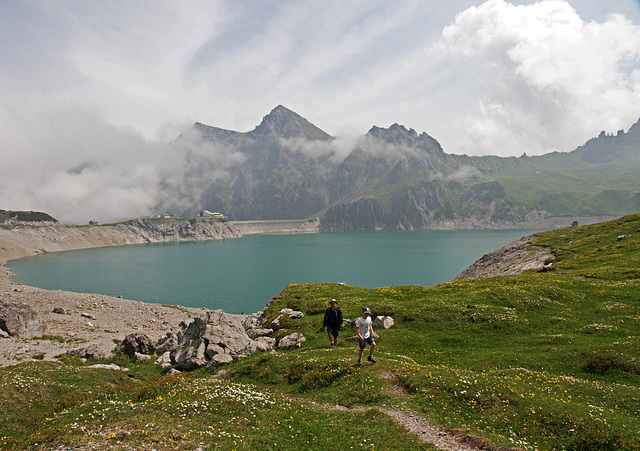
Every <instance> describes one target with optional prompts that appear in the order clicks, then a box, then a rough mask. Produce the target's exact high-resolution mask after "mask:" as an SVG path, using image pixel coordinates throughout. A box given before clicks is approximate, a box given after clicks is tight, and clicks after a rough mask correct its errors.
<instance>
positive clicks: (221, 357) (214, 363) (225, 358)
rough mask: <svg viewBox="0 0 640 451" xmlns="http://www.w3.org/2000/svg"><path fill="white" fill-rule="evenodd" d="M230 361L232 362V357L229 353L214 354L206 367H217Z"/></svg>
mask: <svg viewBox="0 0 640 451" xmlns="http://www.w3.org/2000/svg"><path fill="white" fill-rule="evenodd" d="M231 362H233V357H231V356H230V355H229V354H216V355H215V356H213V358H212V359H211V360H210V361H209V362H208V363H207V368H208V369H212V368H217V367H218V366H220V365H223V364H225V363H231Z"/></svg>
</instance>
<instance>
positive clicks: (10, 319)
mask: <svg viewBox="0 0 640 451" xmlns="http://www.w3.org/2000/svg"><path fill="white" fill-rule="evenodd" d="M0 329H1V330H4V331H5V332H7V333H8V334H9V335H16V336H18V337H21V338H34V337H42V336H43V335H44V332H45V331H46V329H47V326H46V324H45V322H44V320H43V319H42V318H41V317H40V315H38V312H36V311H35V310H34V309H33V308H32V307H31V306H30V305H27V304H17V303H13V302H5V303H2V304H0Z"/></svg>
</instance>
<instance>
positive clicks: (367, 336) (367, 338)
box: [356, 307, 376, 366]
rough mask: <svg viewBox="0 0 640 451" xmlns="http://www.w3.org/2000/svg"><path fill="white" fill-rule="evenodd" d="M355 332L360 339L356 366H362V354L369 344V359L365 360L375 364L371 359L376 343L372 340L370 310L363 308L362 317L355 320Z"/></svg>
mask: <svg viewBox="0 0 640 451" xmlns="http://www.w3.org/2000/svg"><path fill="white" fill-rule="evenodd" d="M356 331H357V332H358V338H359V339H360V349H359V353H358V366H362V352H363V351H364V348H365V346H366V345H367V343H369V357H367V360H368V361H369V362H371V363H376V361H375V359H374V358H373V350H374V349H375V348H376V341H375V339H374V338H373V325H372V324H371V309H369V307H365V308H363V309H362V316H361V317H360V318H358V319H357V320H356Z"/></svg>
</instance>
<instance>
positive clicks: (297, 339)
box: [278, 332, 307, 349]
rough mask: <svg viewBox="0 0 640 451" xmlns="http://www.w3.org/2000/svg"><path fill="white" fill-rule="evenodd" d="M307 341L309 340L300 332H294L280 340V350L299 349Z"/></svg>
mask: <svg viewBox="0 0 640 451" xmlns="http://www.w3.org/2000/svg"><path fill="white" fill-rule="evenodd" d="M303 341H307V338H306V337H305V336H304V335H302V334H301V333H300V332H293V333H291V334H289V335H286V336H284V337H282V338H281V339H280V342H279V343H278V347H279V348H294V349H296V348H299V347H300V346H302V342H303Z"/></svg>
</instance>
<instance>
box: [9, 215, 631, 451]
mask: <svg viewBox="0 0 640 451" xmlns="http://www.w3.org/2000/svg"><path fill="white" fill-rule="evenodd" d="M536 244H537V245H539V246H548V247H551V248H552V249H554V250H555V252H556V255H557V260H556V261H554V263H553V266H554V267H555V268H556V269H555V270H554V271H551V272H545V273H539V272H535V271H532V272H528V273H525V274H522V275H519V276H510V277H496V278H488V279H478V280H461V281H454V282H449V283H446V284H442V285H438V286H435V287H417V286H402V287H387V288H379V289H362V288H356V287H349V286H340V285H335V284H298V285H291V286H289V287H287V288H286V289H285V290H284V291H283V292H282V293H281V294H280V295H279V296H277V297H276V298H274V300H273V301H272V303H271V304H270V305H269V307H268V309H267V314H268V315H269V316H270V317H275V316H276V314H277V312H278V311H279V310H280V309H281V308H283V307H290V308H294V309H299V310H302V311H303V312H304V313H305V316H304V318H302V319H299V320H291V321H289V322H288V323H287V324H286V327H287V328H288V329H289V330H300V331H302V332H303V333H304V334H305V336H306V337H307V341H306V342H305V343H304V344H303V346H302V348H301V349H298V350H291V351H280V352H278V353H277V354H273V355H272V354H261V353H257V354H255V355H253V356H251V357H248V358H246V359H244V360H241V361H239V362H236V363H234V364H231V365H228V366H226V367H224V368H223V370H222V371H220V372H219V373H217V374H216V375H215V376H212V375H211V374H210V373H206V372H204V371H197V372H194V373H189V374H184V375H180V376H162V375H161V373H160V370H159V369H157V368H156V367H155V366H154V365H153V364H140V363H136V364H134V363H131V362H129V361H126V360H124V359H122V358H119V359H115V361H116V363H118V364H120V365H122V366H126V367H128V368H129V370H128V371H122V372H114V371H110V370H96V369H88V368H86V365H85V364H82V363H80V362H79V361H74V360H69V359H65V360H64V364H62V365H56V364H51V363H46V362H29V363H24V364H22V365H18V366H14V367H8V368H2V369H0V387H1V388H2V389H1V390H0V403H1V404H2V406H3V409H1V410H0V447H4V448H5V449H32V448H38V447H43V448H45V449H46V448H56V447H58V446H61V445H68V446H75V447H82V446H85V447H87V449H89V448H91V449H97V448H100V449H143V445H144V446H145V447H147V448H154V449H194V448H196V447H198V446H199V447H201V448H202V449H234V448H236V449H241V448H248V449H292V450H293V449H296V450H297V449H326V448H327V447H329V448H331V447H335V448H338V449H350V448H351V447H353V448H367V449H415V448H416V447H420V446H422V447H423V448H424V449H430V448H429V447H428V446H427V445H424V444H422V442H420V441H419V440H418V439H417V438H416V437H414V436H412V435H410V434H409V433H408V432H406V431H405V430H404V429H403V428H402V427H401V426H399V425H397V424H395V423H394V422H393V421H391V419H390V418H389V417H387V416H386V415H385V414H384V413H383V412H382V410H384V409H406V410H411V411H414V412H417V413H419V414H421V415H423V416H424V417H426V418H429V419H431V420H432V421H433V422H435V423H437V424H440V425H443V426H447V427H450V428H459V429H464V430H466V431H467V432H468V433H470V434H473V435H476V436H480V437H483V438H484V439H486V440H488V441H489V442H490V443H492V444H494V445H496V446H503V447H512V448H520V449H525V450H534V449H536V450H553V449H566V450H595V449H597V450H617V449H625V450H633V449H640V442H639V440H640V419H639V418H638V414H637V412H638V411H640V351H639V349H640V215H635V216H629V217H625V218H622V219H620V220H617V221H612V222H608V223H602V224H596V225H591V226H583V227H575V228H569V229H560V230H555V231H552V232H546V233H543V234H540V235H539V238H538V240H537V241H536ZM381 258H384V256H381ZM331 298H336V299H338V300H339V302H340V305H341V307H342V309H343V311H344V314H345V317H346V318H351V319H355V318H356V317H357V316H359V313H360V311H361V308H362V307H363V306H365V305H366V306H369V307H371V308H372V310H373V312H374V314H377V315H392V316H393V318H394V319H395V323H396V324H395V325H394V326H393V327H392V328H391V329H388V330H378V331H377V332H378V333H379V334H380V338H379V339H378V350H377V357H378V363H376V364H365V366H364V367H362V368H356V367H354V363H355V362H356V359H357V350H356V343H355V342H354V341H350V340H346V338H347V337H349V336H350V335H353V331H352V329H351V328H349V327H348V328H346V329H345V330H344V331H343V332H342V333H341V343H340V345H339V346H338V348H337V349H333V350H330V349H328V347H327V344H328V340H327V339H326V336H325V334H324V332H323V331H322V313H323V311H324V308H325V307H326V305H327V302H328V300H330V299H331ZM280 333H281V334H282V333H283V332H280ZM327 405H330V406H336V405H340V406H343V407H342V410H335V409H332V410H328V409H327V408H326V406H327ZM323 406H325V407H323ZM36 444H37V445H36Z"/></svg>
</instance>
